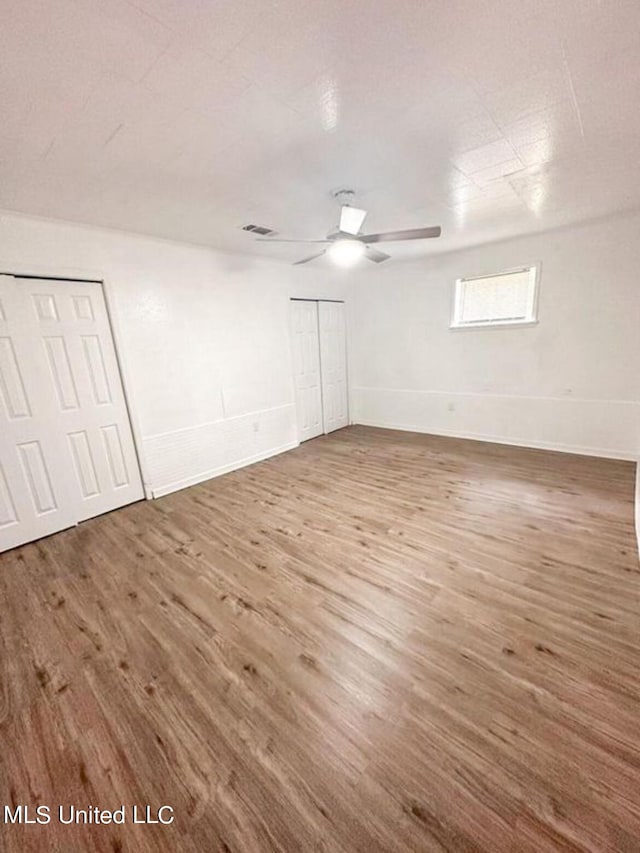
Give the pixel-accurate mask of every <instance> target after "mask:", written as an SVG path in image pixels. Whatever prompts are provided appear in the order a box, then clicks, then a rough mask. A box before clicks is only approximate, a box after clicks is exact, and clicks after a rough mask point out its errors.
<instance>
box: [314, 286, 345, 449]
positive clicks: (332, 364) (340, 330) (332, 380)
mask: <svg viewBox="0 0 640 853" xmlns="http://www.w3.org/2000/svg"><path fill="white" fill-rule="evenodd" d="M318 326H319V330H320V364H321V373H322V406H323V414H324V431H325V432H333V430H336V429H340V428H341V427H345V426H347V425H348V423H349V405H348V390H347V345H346V333H345V317H344V303H343V302H319V303H318Z"/></svg>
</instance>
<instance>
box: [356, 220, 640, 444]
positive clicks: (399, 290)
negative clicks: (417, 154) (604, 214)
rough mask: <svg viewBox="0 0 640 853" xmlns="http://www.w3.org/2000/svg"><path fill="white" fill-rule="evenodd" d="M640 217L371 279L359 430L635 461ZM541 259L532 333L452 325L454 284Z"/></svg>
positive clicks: (406, 266)
mask: <svg viewBox="0 0 640 853" xmlns="http://www.w3.org/2000/svg"><path fill="white" fill-rule="evenodd" d="M639 234H640V215H633V216H625V217H618V218H612V219H609V220H608V221H607V222H603V223H598V224H591V225H587V226H582V227H575V228H571V229H563V230H558V231H555V232H552V233H546V234H540V235H536V236H530V237H526V238H519V239H516V240H510V241H505V242H501V243H495V244H491V245H486V246H482V247H479V248H474V249H469V250H465V251H463V252H457V253H452V254H446V255H440V256H433V257H432V258H431V259H428V260H422V261H420V262H413V261H411V262H408V261H407V262H404V263H395V264H391V263H389V264H388V265H384V266H381V267H380V268H378V269H373V270H369V269H367V270H365V271H363V272H362V273H361V274H359V275H358V276H357V279H356V284H355V286H354V288H353V290H352V292H351V294H350V301H349V302H350V304H349V310H350V313H351V317H352V318H353V319H354V320H356V322H352V329H351V377H352V409H351V410H352V417H353V420H355V421H356V422H358V423H364V424H371V425H375V426H385V427H397V428H403V429H412V430H417V431H422V432H431V433H442V434H449V435H460V436H465V437H471V438H482V439H487V440H491V441H499V442H507V443H515V444H522V445H530V446H536V447H548V448H554V449H558V450H567V451H574V452H578V453H587V454H597V455H605V456H615V457H622V458H637V456H638V449H639V446H640V405H639V401H640V369H639V366H640V334H639V332H638V328H639V323H638V321H639V319H640V240H639V239H638V235H639ZM533 262H541V263H542V275H541V281H540V304H539V320H540V322H539V323H538V324H537V325H535V326H530V327H521V328H517V327H511V328H493V329H474V330H470V329H465V330H456V331H451V330H449V328H448V326H449V320H450V308H451V292H452V287H453V282H454V280H455V279H456V278H458V277H461V276H469V275H474V274H483V273H490V272H496V271H499V270H503V269H508V268H510V267H514V266H521V265H525V264H529V263H533Z"/></svg>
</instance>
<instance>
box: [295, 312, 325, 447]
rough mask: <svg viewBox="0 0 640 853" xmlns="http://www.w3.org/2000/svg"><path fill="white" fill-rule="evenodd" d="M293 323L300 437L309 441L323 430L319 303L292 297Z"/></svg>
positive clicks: (301, 439)
mask: <svg viewBox="0 0 640 853" xmlns="http://www.w3.org/2000/svg"><path fill="white" fill-rule="evenodd" d="M291 326H292V333H293V373H294V382H295V393H296V409H297V413H298V438H299V440H300V441H307V440H308V439H310V438H315V436H317V435H322V432H323V422H322V390H321V381H320V343H319V338H318V305H317V303H316V302H311V301H298V300H293V301H292V302H291Z"/></svg>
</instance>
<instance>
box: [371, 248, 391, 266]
mask: <svg viewBox="0 0 640 853" xmlns="http://www.w3.org/2000/svg"><path fill="white" fill-rule="evenodd" d="M365 257H367V258H369V260H370V261H373V262H374V263H375V264H381V263H382V262H383V261H388V260H389V258H390V257H391V255H387V254H386V252H381V251H380V249H372V248H371V246H367V251H366V254H365Z"/></svg>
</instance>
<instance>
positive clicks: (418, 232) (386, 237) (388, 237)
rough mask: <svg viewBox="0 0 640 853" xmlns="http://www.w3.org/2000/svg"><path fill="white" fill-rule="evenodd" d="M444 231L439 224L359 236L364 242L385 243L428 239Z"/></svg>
mask: <svg viewBox="0 0 640 853" xmlns="http://www.w3.org/2000/svg"><path fill="white" fill-rule="evenodd" d="M441 233H442V228H441V227H440V226H439V225H433V226H432V227H430V228H410V229H409V230H408V231H385V232H383V233H382V234H364V235H363V236H362V237H358V240H361V241H362V242H363V243H383V242H386V241H389V242H390V243H391V242H393V241H395V240H426V239H428V238H429V237H439V236H440V234H441Z"/></svg>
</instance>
